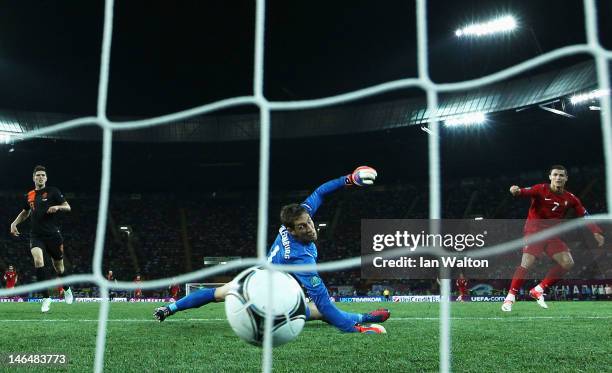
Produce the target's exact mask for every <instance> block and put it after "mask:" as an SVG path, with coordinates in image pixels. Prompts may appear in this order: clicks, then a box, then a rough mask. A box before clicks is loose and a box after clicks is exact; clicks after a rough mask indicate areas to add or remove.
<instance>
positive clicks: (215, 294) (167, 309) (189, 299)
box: [153, 282, 232, 322]
mask: <svg viewBox="0 0 612 373" xmlns="http://www.w3.org/2000/svg"><path fill="white" fill-rule="evenodd" d="M230 284H231V283H229V282H228V283H227V284H225V285H223V286H220V287H218V288H207V289H200V290H198V291H194V292H192V293H191V294H189V295H187V296H184V297H183V298H181V299H179V300H178V301H176V302H174V303H170V304H167V305H165V306H162V307H159V308H156V309H155V311H154V312H153V316H154V317H155V318H156V319H157V320H158V321H159V322H162V321H164V320H165V319H166V318H167V317H168V316H170V315H173V314H175V313H176V312H179V311H184V310H187V309H190V308H199V307H202V306H204V305H206V304H208V303H210V302H223V301H224V300H225V296H226V295H227V293H228V292H229V290H230V289H231V288H232V287H231V285H230Z"/></svg>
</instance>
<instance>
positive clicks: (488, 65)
mask: <svg viewBox="0 0 612 373" xmlns="http://www.w3.org/2000/svg"><path fill="white" fill-rule="evenodd" d="M254 4H255V2H254V1H177V2H170V1H165V2H156V1H116V2H115V17H114V33H113V45H112V55H111V74H110V88H109V106H108V111H109V115H110V116H111V117H112V116H113V115H122V116H154V115H160V114H167V113H170V112H174V111H179V110H184V109H187V108H191V107H195V106H199V105H202V104H205V103H210V102H213V101H216V100H219V99H223V98H228V97H232V96H239V95H249V94H251V93H252V78H253V50H254V46H253V40H254V28H255V26H254V19H255V18H254V17H255V16H254V9H255V5H254ZM598 4H599V7H600V10H599V12H600V21H601V22H600V23H601V24H602V25H604V24H607V25H609V24H610V23H611V22H610V21H612V19H611V18H612V6H610V2H605V1H599V2H598ZM415 8H416V6H415V2H413V1H388V2H382V3H381V2H372V1H334V2H329V1H298V2H294V1H290V2H288V1H277V0H275V1H268V2H267V23H266V50H265V67H266V69H265V94H266V96H267V97H268V98H269V99H271V100H299V99H309V98H316V97H324V96H329V95H334V94H338V93H343V92H346V91H350V90H355V89H360V88H364V87H367V86H370V85H373V84H379V83H382V82H386V81H389V80H394V79H399V78H408V77H415V76H416V75H417V66H416V60H417V54H416V21H415V13H416V10H415ZM428 13H429V20H428V22H429V42H430V43H429V46H430V56H429V58H430V61H431V67H430V73H431V76H432V79H433V80H434V81H436V82H450V81H460V80H464V79H471V78H475V77H479V76H482V75H486V74H490V73H493V72H496V71H499V70H501V69H503V68H506V67H509V66H511V65H513V64H515V63H518V62H522V61H525V60H527V59H529V58H532V57H535V56H537V55H539V54H541V53H543V52H547V51H551V50H553V49H555V48H559V47H562V46H566V45H571V44H576V43H583V42H585V31H584V19H583V5H582V2H580V1H564V2H562V3H560V2H558V1H486V2H484V1H430V2H429V7H428ZM506 13H511V14H514V15H515V16H516V17H517V19H518V20H519V29H518V30H516V31H515V32H514V33H512V34H510V35H506V36H504V37H502V38H484V39H479V40H467V39H463V40H459V39H457V38H456V37H455V36H454V33H453V32H454V30H455V29H456V28H457V27H459V26H462V25H465V24H467V23H471V22H474V21H483V20H487V19H490V18H491V17H494V16H497V15H500V14H506ZM102 23H103V2H102V1H100V0H89V1H79V2H68V1H44V2H40V1H19V2H3V3H2V4H1V5H0V110H1V109H18V110H26V111H43V112H60V113H70V114H79V115H81V114H83V115H85V114H93V113H95V108H96V96H97V83H98V72H99V59H100V57H99V56H100V48H101V37H102ZM601 31H602V35H601V37H602V40H604V44H605V45H606V46H607V47H608V48H609V47H610V46H611V45H612V43H611V42H610V34H611V32H610V28H609V27H602V28H601ZM604 31H605V32H604ZM585 58H589V57H588V56H579V57H575V58H572V59H566V60H562V61H558V62H555V63H551V64H549V65H547V66H545V67H543V68H541V69H540V70H542V69H552V68H555V67H557V66H560V65H566V64H570V63H571V62H575V61H576V60H580V59H585ZM413 94H415V93H414V91H410V90H408V91H406V92H399V93H396V95H413ZM250 110H252V109H250Z"/></svg>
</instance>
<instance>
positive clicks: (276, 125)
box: [0, 61, 597, 142]
mask: <svg viewBox="0 0 612 373" xmlns="http://www.w3.org/2000/svg"><path fill="white" fill-rule="evenodd" d="M596 83H597V78H596V74H595V66H594V63H593V62H591V61H586V62H583V63H579V64H577V65H574V66H571V67H569V68H565V69H560V70H558V71H553V72H546V73H541V74H539V75H536V76H530V77H523V78H520V79H515V80H511V81H507V82H506V81H505V82H501V83H497V84H492V85H489V86H484V87H481V88H479V89H475V90H471V91H468V92H460V93H450V94H443V95H441V97H440V102H439V110H440V116H441V117H449V116H456V115H460V114H466V113H472V112H484V113H494V112H500V111H505V110H511V109H523V108H527V107H530V106H533V105H538V104H543V103H550V102H551V101H554V100H557V99H558V100H560V101H563V102H568V101H569V96H570V95H573V94H576V93H582V92H584V91H586V90H588V89H592V88H594V87H595V86H596ZM74 117H75V116H74V115H72V116H70V115H66V114H58V113H29V112H17V111H7V110H3V111H1V112H0V123H12V125H13V127H14V126H15V125H16V124H18V125H19V126H20V128H21V129H22V130H23V131H29V130H33V129H37V128H40V127H44V126H47V125H50V124H53V123H58V122H62V121H66V120H69V119H73V118H74ZM429 117H430V113H429V112H428V111H427V104H426V102H425V100H424V97H417V98H412V99H401V100H391V101H389V102H381V103H370V104H365V105H355V104H353V105H352V106H351V108H350V110H347V107H346V106H342V107H331V108H322V109H315V110H307V111H287V112H278V113H274V114H273V115H272V135H273V137H277V138H279V137H280V138H286V137H306V136H321V135H332V134H340V133H348V132H351V133H354V132H366V131H373V130H382V129H389V128H396V127H404V126H408V125H414V124H422V123H426V122H427V121H429V119H430V118H429ZM117 119H118V120H120V121H127V120H131V119H140V118H129V117H123V118H117ZM49 137H51V138H54V137H57V138H68V139H80V140H95V139H99V137H100V130H99V129H98V128H96V127H91V126H90V127H82V128H79V129H75V130H71V131H68V132H61V133H55V134H52V135H50V136H49ZM258 137H259V116H258V115H256V114H230V115H206V116H202V117H196V118H191V119H188V120H183V121H180V122H176V123H173V124H170V125H162V126H159V127H154V128H147V129H141V130H137V131H119V132H116V133H115V139H116V140H120V141H144V142H156V141H168V142H172V141H181V142H210V141H234V140H252V139H256V138H258Z"/></svg>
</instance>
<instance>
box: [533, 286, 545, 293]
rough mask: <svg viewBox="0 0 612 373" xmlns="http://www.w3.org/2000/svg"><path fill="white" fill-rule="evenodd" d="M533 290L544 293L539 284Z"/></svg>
mask: <svg viewBox="0 0 612 373" xmlns="http://www.w3.org/2000/svg"><path fill="white" fill-rule="evenodd" d="M534 289H535V291H537V292H540V293H543V292H544V289H543V288H542V286H540V284H538V285H537V286H536V287H535V288H534Z"/></svg>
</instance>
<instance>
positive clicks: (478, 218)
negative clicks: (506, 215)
mask: <svg viewBox="0 0 612 373" xmlns="http://www.w3.org/2000/svg"><path fill="white" fill-rule="evenodd" d="M483 219H484V218H483V217H482V216H477V217H475V218H474V220H483Z"/></svg>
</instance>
